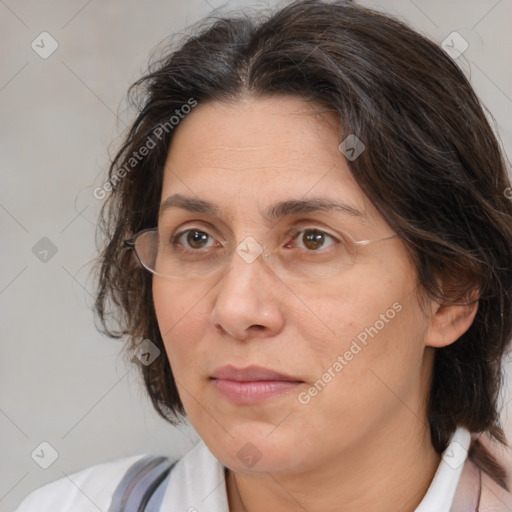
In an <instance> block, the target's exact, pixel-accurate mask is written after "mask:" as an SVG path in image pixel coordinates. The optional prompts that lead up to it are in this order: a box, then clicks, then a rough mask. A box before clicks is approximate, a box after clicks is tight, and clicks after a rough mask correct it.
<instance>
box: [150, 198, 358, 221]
mask: <svg viewBox="0 0 512 512" xmlns="http://www.w3.org/2000/svg"><path fill="white" fill-rule="evenodd" d="M173 207H176V208H182V209H184V210H187V211H189V212H195V213H204V214H208V215H212V216H217V217H220V212H219V209H218V207H217V206H216V205H214V204H213V203H210V202H209V201H205V200H203V199H197V198H194V197H186V196H183V195H181V194H173V195H172V196H169V197H168V198H167V199H166V200H165V201H164V202H163V203H162V204H161V206H160V215H163V213H164V212H166V211H167V210H168V209H170V208H173ZM318 211H323V212H330V211H338V212H342V213H345V214H347V215H350V216H352V217H360V218H363V219H365V218H367V215H366V213H364V212H362V211H360V210H358V209H357V208H355V207H354V206H351V205H349V204H345V203H341V202H338V201H334V200H332V199H329V198H325V197H312V198H308V199H290V200H286V201H279V202H278V203H275V204H273V205H271V206H270V207H269V208H268V209H267V210H266V211H265V212H264V216H265V217H266V218H268V219H269V220H277V219H281V218H283V217H286V216H288V215H300V214H306V213H313V212H318Z"/></svg>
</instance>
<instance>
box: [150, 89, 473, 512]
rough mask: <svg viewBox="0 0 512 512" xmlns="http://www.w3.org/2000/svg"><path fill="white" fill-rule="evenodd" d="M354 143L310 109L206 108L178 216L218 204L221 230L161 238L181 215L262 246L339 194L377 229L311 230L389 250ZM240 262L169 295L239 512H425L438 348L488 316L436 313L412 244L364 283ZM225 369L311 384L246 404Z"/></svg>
mask: <svg viewBox="0 0 512 512" xmlns="http://www.w3.org/2000/svg"><path fill="white" fill-rule="evenodd" d="M341 140H342V139H341V137H340V129H339V124H338V123H337V120H336V117H335V116H334V115H333V114H332V113H328V112H323V113H322V112H321V110H320V109H319V108H318V107H316V108H315V107H314V106H313V105H312V104H311V103H306V102H304V101H303V100H301V99H298V98H294V97H282V96H281V97H268V98H264V99H261V98H258V99H255V98H250V97H246V98H243V99H240V100H237V101H236V102H233V103H229V104H228V103H220V102H211V103H206V104H203V105H199V106H198V107H196V108H195V109H194V110H193V112H192V113H190V114H189V115H188V116H187V117H186V118H185V119H184V120H183V121H181V123H180V125H179V126H178V127H177V128H176V132H175V136H174V139H173V142H172V144H171V147H170V150H169V154H168V158H167V162H166V165H165V170H164V183H163V190H162V202H163V201H165V199H166V198H167V197H169V196H170V195H172V194H175V193H179V194H182V195H186V196H191V197H195V198H200V199H204V200H208V201H210V202H212V203H215V205H217V207H218V208H219V210H220V218H218V217H211V216H206V215H203V214H197V213H190V212H187V211H184V210H183V209H180V208H172V209H170V210H167V211H166V212H165V213H164V214H163V215H162V216H161V218H160V219H159V224H165V223H166V222H169V219H170V218H171V217H172V216H174V215H177V216H178V217H177V218H178V219H179V223H180V225H183V226H184V225H190V221H197V220H203V221H206V222H209V223H211V224H212V225H214V226H215V227H216V228H217V229H218V230H219V231H220V232H221V233H222V234H224V235H226V236H231V237H233V238H234V239H236V241H237V243H239V242H241V241H242V240H243V239H244V238H245V237H246V236H252V237H254V238H255V239H257V240H260V239H262V238H264V237H265V236H266V234H267V233H268V232H269V230H270V229H271V228H272V227H273V225H274V224H273V223H272V222H269V221H268V220H266V219H265V218H264V217H263V216H262V211H263V210H264V209H265V208H266V207H267V206H269V205H271V204H273V203H274V202H277V201H282V200H287V199H303V198H307V197H311V196H313V195H323V196H325V197H329V198H333V199H337V200H343V202H345V203H347V204H350V205H352V206H354V207H356V208H358V209H360V210H363V211H364V212H365V214H366V217H365V218H364V219H361V218H356V217H353V216H347V215H345V214H343V213H341V212H339V211H334V212H315V213H308V214H307V215H305V216H302V217H300V218H301V219H307V220H308V221H309V222H310V223H312V224H313V225H314V226H315V227H316V226H318V229H326V230H330V232H331V233H333V232H334V233H335V232H336V231H335V230H336V229H344V230H345V231H348V232H349V233H350V234H351V235H352V236H353V238H354V239H355V240H366V239H378V238H383V237H385V236H387V235H389V234H391V233H392V232H393V231H392V229H391V228H390V226H388V225H387V224H386V222H385V221H384V219H383V218H382V217H381V216H380V214H379V213H378V212H377V210H376V209H375V207H374V206H373V205H372V204H371V203H370V202H369V200H368V199H367V197H366V196H365V195H364V193H363V192H362V191H361V189H360V188H359V187H358V186H357V184H356V182H355V181H354V179H353V177H352V175H351V173H350V170H349V166H348V162H347V161H346V160H345V158H344V157H343V155H342V154H341V153H340V151H339V150H338V145H339V143H340V142H341ZM296 221H297V218H284V219H282V220H281V221H280V222H281V223H284V224H285V225H288V224H289V225H293V223H294V222H296ZM187 223H188V224H187ZM333 230H334V231H333ZM284 241H285V240H283V242H284ZM233 256H234V257H233V258H232V259H231V261H230V263H231V266H230V267H229V271H228V272H227V273H225V274H224V275H223V276H221V277H219V276H213V277H210V278H208V279H204V280H197V281H192V280H187V279H180V280H171V279H165V278H161V277H155V278H154V280H153V293H154V302H155V309H156V314H157V319H158V323H159V327H160V330H161V333H162V336H163V338H164V343H165V348H166V352H167V356H168V357H169V360H170V364H171V367H172V371H173V374H174V376H175V379H176V383H177V385H178V390H179V393H180V398H181V400H182V402H183V405H184V407H185V410H186V412H187V415H188V418H189V420H190V422H191V423H192V425H193V426H194V428H195V429H196V430H197V432H198V434H199V435H200V436H201V438H202V439H203V440H204V442H205V443H206V445H207V446H208V448H209V449H210V450H211V452H212V453H213V454H214V455H215V456H216V457H217V458H218V459H219V460H220V461H221V462H222V464H224V466H226V467H227V468H229V470H230V471H229V474H228V477H227V479H226V490H227V494H228V499H229V504H230V510H231V511H242V510H247V511H250V512H256V511H268V510H272V511H274V512H285V511H292V510H293V511H296V510H302V509H305V510H308V511H317V510H322V511H323V512H331V511H332V512H334V511H339V510H341V509H342V510H344V511H356V510H357V511H360V510H366V511H367V512H371V511H379V512H386V511H390V512H391V511H393V512H396V511H397V510H400V511H402V512H407V511H413V510H414V509H415V508H416V506H417V505H418V504H419V502H420V501H421V499H422V498H423V496H424V494H425V493H426V491H427V489H428V487H429V485H430V482H431V480H432V478H433V476H434V473H435V471H436V469H437V466H438V464H439V462H440V456H439V455H438V454H437V453H436V452H435V450H434V449H433V447H432V445H431V442H430V432H429V428H428V422H427V420H426V413H425V401H426V397H427V394H428V389H429V385H430V375H431V370H432V363H433V353H434V350H433V347H441V346H444V345H448V344H450V343H452V342H454V341H455V340H456V339H457V338H459V337H460V335H461V334H462V333H463V332H465V331H466V330H467V329H468V328H469V326H470V325H471V322H472V321H473V318H474V315H475V313H476V306H475V305H473V306H470V307H462V306H451V307H440V306H439V305H438V304H437V303H435V302H433V301H431V302H428V303H427V305H426V307H425V308H423V309H422V308H421V307H420V304H419V302H418V297H417V293H416V291H417V276H416V272H415V269H414V267H413V265H412V263H411V261H410V258H409V255H408V252H407V250H406V248H405V245H404V243H403V242H402V241H401V240H400V239H399V238H398V237H395V238H392V239H390V240H387V241H382V242H376V243H374V244H370V245H368V246H367V247H365V248H364V250H363V251H362V252H361V257H360V258H358V261H357V264H355V265H354V266H353V267H352V268H350V269H348V270H346V271H345V272H343V273H342V274H340V275H338V276H336V277H334V278H332V279H329V280H324V281H320V282H308V281H288V282H286V281H283V280H281V279H279V278H277V277H276V276H275V275H274V274H273V273H272V272H271V271H269V269H268V268H267V267H266V265H265V264H264V263H263V262H262V260H261V258H260V259H258V260H256V261H255V262H254V263H250V264H249V263H246V262H245V261H244V260H243V259H242V258H240V257H238V256H237V254H234V255H233ZM396 302H398V303H399V304H400V305H401V306H402V309H401V311H400V312H398V313H396V315H395V317H394V318H393V319H392V320H389V322H387V323H386V324H385V326H384V328H382V329H381V330H379V332H378V334H377V335H375V336H374V337H373V338H369V342H368V344H367V345H366V346H364V348H363V349H362V350H361V351H360V352H359V353H358V354H357V355H356V356H354V357H353V359H352V360H350V361H349V362H348V364H346V366H344V367H343V369H342V371H340V372H339V373H337V374H336V376H335V377H334V378H332V380H331V381H330V382H329V383H328V384H327V385H326V386H325V387H324V388H323V390H322V391H321V392H319V393H318V395H317V396H315V397H313V398H312V399H311V401H310V402H309V403H308V404H307V405H304V404H302V403H300V402H299V400H298V399H297V395H298V393H299V392H301V391H307V390H308V389H309V388H310V387H311V386H312V385H313V384H314V383H315V381H317V380H318V379H319V378H321V376H322V374H324V373H325V372H326V370H327V369H328V368H330V367H332V366H333V363H334V362H335V361H336V360H337V357H338V356H339V355H343V354H344V353H345V352H346V351H347V350H348V349H349V347H350V344H351V342H352V340H354V339H355V338H356V337H357V335H358V334H359V333H361V332H362V331H364V329H365V328H367V327H369V326H374V325H375V323H376V321H377V320H379V318H381V317H380V315H381V314H384V313H386V311H387V310H389V309H390V308H391V307H392V305H393V304H394V303H396ZM225 364H233V365H235V366H237V367H246V366H248V365H250V364H257V365H261V366H264V367H267V368H271V369H273V370H276V371H280V372H282V373H287V374H290V375H293V376H296V377H298V379H299V380H301V381H303V383H302V384H301V385H300V386H299V387H298V388H296V389H294V390H291V391H289V392H285V393H283V394H281V395H278V396H274V397H272V398H270V399H268V400H266V401H265V402H263V403H261V404H256V405H251V406H247V405H235V404H233V403H231V402H229V401H228V400H227V399H226V398H225V397H224V396H223V395H222V394H220V392H219V391H218V390H217V389H216V387H215V386H214V384H213V382H212V381H211V380H210V379H209V377H210V376H211V373H212V372H213V370H214V369H216V368H218V367H220V366H223V365H225ZM249 442H250V443H252V444H253V445H254V446H255V447H256V449H257V452H258V453H259V454H260V455H261V458H260V460H259V461H258V462H257V463H256V464H255V465H253V466H252V467H248V466H247V465H246V464H244V463H243V462H242V461H241V460H240V459H239V458H238V457H237V452H238V451H239V450H240V449H242V447H244V446H245V445H246V443H249ZM341 504H342V505H343V507H342V508H340V506H341Z"/></svg>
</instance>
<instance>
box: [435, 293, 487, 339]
mask: <svg viewBox="0 0 512 512" xmlns="http://www.w3.org/2000/svg"><path fill="white" fill-rule="evenodd" d="M478 298H479V294H478V291H477V290H475V291H473V292H472V293H471V295H469V296H466V298H465V299H463V300H461V301H458V302H457V303H455V304H447V305H440V304H439V303H438V302H434V301H432V309H431V315H430V321H429V325H428V328H427V332H426V337H425V344H426V345H427V346H428V347H436V348H440V347H446V346H447V345H450V344H452V343H454V342H455V341H457V340H458V339H459V338H460V337H461V336H462V335H463V334H464V333H465V332H466V331H467V330H468V329H469V328H470V326H471V324H472V323H473V320H474V319H475V315H476V312H477V311H478Z"/></svg>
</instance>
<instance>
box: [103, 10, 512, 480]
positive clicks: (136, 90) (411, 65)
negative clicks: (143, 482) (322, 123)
mask: <svg viewBox="0 0 512 512" xmlns="http://www.w3.org/2000/svg"><path fill="white" fill-rule="evenodd" d="M194 30H195V32H194V33H193V34H192V35H190V36H188V37H187V38H186V39H185V40H183V41H181V42H180V44H179V45H178V46H177V47H172V46H171V47H169V48H168V50H167V51H166V53H165V54H164V55H163V56H162V57H160V58H159V60H158V61H157V62H154V63H151V64H150V67H149V72H148V74H147V75H146V76H144V77H143V78H141V79H140V80H139V81H138V82H136V83H135V84H134V85H133V86H132V88H131V89H130V93H131V98H132V100H133V103H134V104H135V105H136V107H137V109H138V116H137V118H136V120H135V121H134V123H133V125H132V126H131V128H130V130H129V132H128V134H127V135H126V138H125V141H124V144H123V145H122V147H121V148H120V150H119V152H118V153H117V155H116V156H115V158H114V159H113V161H112V165H111V167H110V171H109V182H108V187H106V189H110V188H112V193H111V194H110V195H109V197H108V199H107V201H106V202H105V204H104V206H103V210H102V216H101V218H100V223H99V230H100V233H101V234H102V235H103V237H104V240H103V244H104V247H103V248H102V253H101V259H100V260H99V263H98V285H99V286H98V294H97V300H96V306H95V308H96V312H97V314H98V317H99V319H100V321H101V324H102V328H103V330H104V332H106V333H107V334H108V335H109V336H111V337H114V338H120V337H126V338H128V340H129V343H128V349H129V350H133V348H134V347H135V345H136V344H137V343H138V342H140V341H141V340H143V339H150V340H151V341H152V342H153V343H155V344H156V345H157V346H158V347H159V348H160V350H161V351H162V353H163V354H164V357H159V358H157V359H156V360H155V361H154V362H153V363H152V364H151V365H149V366H146V365H143V364H141V365H140V369H141V371H142V374H143V377H144V381H145V384H146V386H147V390H148V393H149V396H150V397H151V400H152V402H153V404H154V406H155V408H156V410H157V411H158V412H159V414H161V415H162V416H163V417H164V418H166V419H168V420H169V421H170V422H171V423H176V422H177V421H179V419H180V416H182V415H184V414H185V411H184V409H183V405H182V403H181V401H180V398H179V395H178V391H177V388H176V384H175V382H174V379H173V375H172V373H171V368H170V365H169V361H168V359H167V357H165V350H164V346H163V342H162V338H161V335H160V331H159V329H158V324H157V321H156V316H155V310H154V306H153V297H152V277H151V274H150V273H149V272H147V271H145V270H144V269H142V268H140V267H139V266H138V265H137V263H136V261H135V260H134V258H133V254H132V253H131V252H130V251H125V250H123V240H124V239H125V238H126V237H127V236H128V235H129V234H132V233H136V232H138V231H140V230H142V229H145V228H150V227H155V226H156V225H157V220H158V207H159V201H160V195H161V187H162V179H163V167H164V162H165V160H166V157H167V153H168V149H169V145H170V144H171V141H172V138H173V133H174V131H173V130H175V129H179V126H178V128H174V127H172V126H171V125H170V123H169V118H170V116H172V115H173V114H174V113H175V112H176V111H177V110H178V111H181V110H180V109H182V107H183V106H184V105H186V104H187V103H188V104H189V105H190V104H192V101H197V102H198V104H203V103H206V102H212V101H236V100H237V99H238V98H240V97H242V96H251V97H255V98H257V97H265V96H272V95H282V94H284V95H296V96H297V97H300V98H303V99H304V100H306V101H311V102H313V103H314V104H317V105H319V106H321V107H324V108H326V109H328V110H329V111H333V112H335V113H336V115H337V116H339V118H340V119H341V120H342V126H343V128H342V133H341V134H340V135H341V139H340V140H343V139H344V138H345V137H346V136H347V135H349V134H356V135H357V137H358V138H359V139H361V140H362V141H363V143H364V144H365V146H366V150H365V151H364V152H363V153H362V154H361V155H360V156H359V157H358V158H357V159H356V160H354V161H353V162H349V163H350V168H351V172H352V174H353V176H354V178H355V180H356V181H357V183H358V184H359V186H360V187H361V189H362V190H363V192H364V193H365V194H366V195H367V196H368V198H369V199H370V200H371V201H372V203H373V204H374V205H375V207H376V208H377V209H378V211H379V212H380V213H381V215H382V216H383V217H384V219H385V220H386V221H387V222H388V223H389V225H390V226H391V227H392V228H393V229H394V231H395V232H396V233H398V235H399V236H400V237H401V238H402V240H403V241H404V243H405V244H406V246H407V248H408V250H409V251H410V254H411V256H412V258H413V261H414V263H415V266H416V269H417V273H418V278H419V282H420V283H421V288H422V293H424V294H425V296H430V297H435V298H438V299H439V300H442V301H444V302H445V303H449V302H453V301H463V300H465V299H467V298H468V297H469V296H470V293H471V291H474V290H475V289H477V290H478V292H479V306H478V311H477V314H476V317H475V320H474V321H473V324H472V325H471V327H470V328H469V329H468V330H467V332H465V333H464V334H463V335H462V336H461V337H460V338H459V339H458V340H457V341H456V342H455V343H453V344H451V345H449V346H447V347H445V348H439V349H435V351H436V352H435V361H434V368H433V376H432V384H431V390H430V394H429V396H428V398H427V399H428V406H427V414H428V421H429V423H430V430H431V439H432V444H433V446H434V448H435V449H436V450H437V451H438V452H439V453H441V452H442V451H443V450H444V449H445V448H446V446H447V443H448V441H449V439H450V436H451V434H452V433H453V432H454V430H455V429H456V427H457V426H464V427H466V428H467V429H468V430H469V431H470V432H473V433H481V432H486V433H488V434H489V435H490V437H491V438H494V439H496V440H498V441H500V442H501V443H504V444H506V441H505V436H504V433H503V431H502V429H501V427H500V417H499V411H498V399H499V392H500V389H501V384H502V357H503V355H504V353H505V351H506V349H507V345H508V343H509V342H510V340H511V336H512V301H511V299H512V258H511V255H512V202H511V201H510V200H509V199H508V198H507V195H508V194H507V190H510V191H512V189H510V188H509V187H510V180H509V178H508V177H507V173H506V169H505V164H504V161H503V157H502V154H501V151H500V147H499V144H498V142H497V140H496V137H495V135H494V134H493V131H492V129H491V127H490V125H489V123H488V121H487V119H486V117H485V114H484V111H483V109H482V107H481V105H480V103H479V101H478V99H477V97H476V96H475V93H474V91H473V89H472V87H471V85H470V84H469V82H468V81H467V79H466V78H465V76H464V74H463V73H462V72H461V71H460V69H459V68H458V66H457V65H456V64H455V63H454V62H453V61H452V59H451V58H450V57H448V56H447V55H446V54H445V53H444V51H443V50H442V49H441V48H440V47H438V45H437V44H434V43H433V42H431V41H429V40H427V39H426V38H425V37H423V36H421V35H419V34H418V33H416V32H415V31H413V30H412V29H410V28H408V27H407V26H405V25H404V24H402V23H401V22H399V21H396V20H394V19H393V18H390V17H388V16H386V15H383V14H380V13H377V12H374V11H371V10H368V9H365V8H362V7H358V6H354V5H351V4H350V3H349V2H340V1H338V2H331V3H324V2H321V1H315V0H304V1H297V2H294V3H292V4H290V5H288V6H285V7H284V8H282V9H281V10H279V11H277V12H275V13H271V14H270V15H269V16H268V17H266V18H264V19H262V18H260V19H258V20H257V19H256V18H251V17H248V16H244V15H241V16H240V15H237V16H232V17H230V16H228V17H224V18H223V17H215V18H209V19H207V20H206V21H205V22H203V25H200V26H199V27H195V28H194ZM191 100H192V101H191ZM191 115H193V113H192V114H191ZM165 123H167V124H166V125H165ZM159 126H160V127H161V126H167V129H166V130H165V132H164V131H162V130H160V131H159V132H157V133H159V135H161V136H160V137H156V136H155V130H156V129H157V128H158V127H159ZM160 132H162V133H160ZM149 139H151V140H152V141H153V142H154V143H155V146H154V147H152V148H151V150H150V151H148V152H144V153H146V154H145V155H144V156H143V157H141V156H140V148H142V147H143V146H145V145H146V146H147V145H148V141H149ZM134 153H137V155H138V156H137V161H136V162H135V161H131V160H130V158H133V155H134ZM128 164H129V167H128ZM470 456H471V457H472V459H473V460H474V461H475V462H476V463H477V464H478V465H479V466H480V467H481V468H482V469H484V470H485V471H487V472H488V473H489V474H491V476H493V478H494V479H495V480H496V481H497V482H498V483H500V484H501V485H502V486H504V487H506V483H505V478H506V474H505V472H504V470H503V468H501V467H500V465H499V464H498V463H497V462H496V460H495V459H494V458H493V457H492V455H491V454H490V453H488V452H487V451H486V449H485V448H484V447H483V445H482V444H481V443H478V442H477V443H474V444H473V446H472V448H471V450H470Z"/></svg>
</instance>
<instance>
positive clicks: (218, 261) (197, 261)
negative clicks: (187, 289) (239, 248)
mask: <svg viewBox="0 0 512 512" xmlns="http://www.w3.org/2000/svg"><path fill="white" fill-rule="evenodd" d="M209 237H210V235H208V234H207V233H205V232H202V231H200V230H194V229H191V230H189V231H188V232H185V233H184V234H181V235H180V236H179V239H178V236H177V235H176V234H175V233H174V228H169V227H166V226H161V227H160V228H158V229H153V230H148V231H145V232H143V233H141V234H140V235H139V236H138V237H137V239H136V242H135V250H136V252H137V256H138V257H139V260H140V261H141V263H142V265H144V267H146V268H147V269H148V270H150V271H151V272H153V273H154V274H156V275H159V276H162V277H171V278H184V279H197V278H204V277H207V276H209V275H212V274H213V273H215V272H216V271H217V270H219V268H221V267H222V265H223V264H224V260H225V252H226V249H225V248H224V247H222V246H218V244H217V245H216V246H214V247H212V245H211V241H210V239H209Z"/></svg>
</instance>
